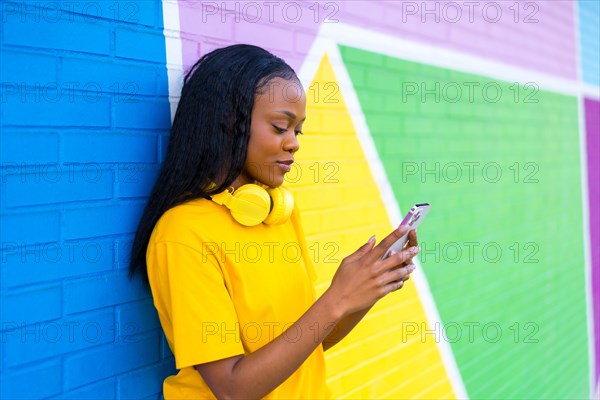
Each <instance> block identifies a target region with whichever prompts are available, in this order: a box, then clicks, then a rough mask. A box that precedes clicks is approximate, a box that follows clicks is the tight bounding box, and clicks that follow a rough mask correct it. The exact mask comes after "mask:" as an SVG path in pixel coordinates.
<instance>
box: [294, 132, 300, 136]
mask: <svg viewBox="0 0 600 400" xmlns="http://www.w3.org/2000/svg"><path fill="white" fill-rule="evenodd" d="M294 133H295V134H296V136H298V135H302V132H301V131H295V132H294Z"/></svg>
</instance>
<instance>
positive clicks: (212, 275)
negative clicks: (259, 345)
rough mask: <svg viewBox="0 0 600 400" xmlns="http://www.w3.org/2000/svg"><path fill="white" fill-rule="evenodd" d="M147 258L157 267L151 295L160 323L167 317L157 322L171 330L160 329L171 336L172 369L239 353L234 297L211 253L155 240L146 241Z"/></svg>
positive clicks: (240, 344)
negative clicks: (147, 246)
mask: <svg viewBox="0 0 600 400" xmlns="http://www.w3.org/2000/svg"><path fill="white" fill-rule="evenodd" d="M147 258H148V262H149V266H150V264H152V265H153V266H154V267H155V268H158V271H157V272H158V273H157V274H156V275H155V279H157V282H153V284H152V288H153V289H154V288H156V289H155V290H153V297H154V299H155V305H156V306H157V310H158V312H159V317H160V318H161V323H162V322H163V321H162V320H163V319H168V321H169V323H166V324H165V323H162V326H163V327H169V328H170V329H172V332H165V333H166V336H167V337H168V338H169V337H170V338H172V340H171V343H170V346H171V349H172V350H173V354H174V356H175V365H176V368H177V369H182V368H185V367H188V366H193V365H197V364H202V363H205V362H210V361H215V360H220V359H223V358H227V357H232V356H235V355H239V354H244V348H243V345H242V342H241V340H240V337H239V335H236V334H234V333H233V332H237V331H238V329H236V328H237V327H239V323H238V318H237V315H236V312H235V308H234V305H233V301H232V299H231V297H230V295H229V292H228V290H227V287H226V285H225V281H224V279H223V272H222V271H221V268H220V266H219V264H218V262H217V260H215V259H214V257H213V256H212V255H211V254H210V253H202V252H200V251H198V250H196V249H194V248H191V247H189V246H187V245H185V244H182V243H177V242H157V243H152V244H150V246H149V249H148V257H147ZM162 296H164V297H162ZM165 322H166V321H165ZM223 336H226V337H223ZM236 336H237V337H236Z"/></svg>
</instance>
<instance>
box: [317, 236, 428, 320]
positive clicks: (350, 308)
mask: <svg viewBox="0 0 600 400" xmlns="http://www.w3.org/2000/svg"><path fill="white" fill-rule="evenodd" d="M409 229H410V228H409V227H407V226H400V227H398V228H397V229H396V230H394V231H393V232H392V233H391V234H389V235H388V236H387V237H386V238H385V239H383V240H382V241H381V242H380V243H379V244H378V245H377V246H375V247H373V246H374V244H375V237H372V238H371V239H369V241H368V242H367V243H366V244H364V245H363V246H362V247H361V248H359V249H358V250H357V251H355V252H354V253H352V254H351V255H349V256H348V257H346V258H344V259H343V260H342V263H341V265H340V267H339V268H338V270H337V272H336V273H335V276H334V277H333V280H332V282H331V286H330V287H329V289H327V291H326V292H325V293H324V294H323V296H324V297H325V296H326V297H327V298H328V300H329V301H330V302H331V303H332V304H334V306H335V307H336V308H337V311H338V313H339V315H340V317H342V318H343V317H344V316H347V315H349V314H352V313H355V312H358V311H361V310H365V309H368V308H370V307H371V306H373V304H375V303H376V302H377V301H378V300H379V299H381V298H382V297H384V296H385V295H387V294H389V293H391V292H393V291H396V290H398V289H400V288H401V287H402V286H403V285H404V281H406V280H407V279H408V278H409V276H410V273H411V272H412V271H413V270H414V269H415V265H414V264H413V263H412V258H413V257H414V256H415V255H417V254H418V253H419V248H418V247H417V244H418V242H417V235H416V232H415V231H414V230H413V231H410V233H409V235H408V239H409V240H408V243H407V245H406V246H405V248H404V250H402V251H401V252H395V251H392V252H390V254H389V256H388V257H387V258H386V259H385V260H382V259H381V257H382V256H383V254H384V253H385V252H386V250H387V249H388V248H389V247H390V246H391V245H392V244H393V243H394V242H395V241H396V240H398V239H400V238H401V237H402V236H404V235H405V234H406V233H407V232H408V231H409Z"/></svg>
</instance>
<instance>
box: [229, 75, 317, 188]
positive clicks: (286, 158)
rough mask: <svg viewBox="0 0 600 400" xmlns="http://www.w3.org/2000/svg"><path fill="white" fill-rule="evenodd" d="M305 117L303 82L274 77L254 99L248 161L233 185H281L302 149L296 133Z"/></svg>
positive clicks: (235, 186)
mask: <svg viewBox="0 0 600 400" xmlns="http://www.w3.org/2000/svg"><path fill="white" fill-rule="evenodd" d="M305 119H306V96H305V93H304V90H303V88H302V85H301V84H300V83H299V82H298V81H295V80H292V81H289V80H286V79H282V78H274V79H272V80H271V81H270V82H269V84H268V85H267V86H266V87H265V88H264V90H263V94H261V95H257V96H256V99H255V101H254V108H253V109H252V122H251V124H250V140H249V143H248V153H247V154H246V162H245V163H244V169H243V170H242V173H241V174H240V176H239V177H238V178H237V179H236V180H235V181H234V184H233V187H234V188H236V189H237V188H238V187H239V186H241V185H245V184H247V183H254V181H258V182H260V183H263V184H265V185H267V186H269V187H278V186H280V185H281V184H282V183H283V179H284V175H285V174H286V173H287V172H289V170H290V165H291V163H293V162H294V153H296V151H298V149H299V148H300V145H299V144H298V140H297V137H296V136H297V135H298V134H299V133H300V132H301V131H302V123H303V122H304V120H305Z"/></svg>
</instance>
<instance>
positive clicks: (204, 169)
mask: <svg viewBox="0 0 600 400" xmlns="http://www.w3.org/2000/svg"><path fill="white" fill-rule="evenodd" d="M274 78H283V79H287V80H296V81H297V80H298V77H297V76H296V73H295V72H294V70H293V69H292V68H291V67H290V66H289V65H288V64H287V63H286V62H285V61H283V60H282V59H281V58H279V57H276V56H275V55H273V54H271V53H269V52H268V51H266V50H264V49H262V48H260V47H257V46H252V45H247V44H237V45H233V46H228V47H224V48H221V49H217V50H214V51H212V52H210V53H207V54H205V55H204V56H202V57H201V58H200V59H199V60H198V61H197V62H196V63H195V64H194V65H193V66H192V67H191V68H190V69H189V71H188V72H187V73H186V74H185V77H184V81H183V82H184V83H183V88H182V90H181V98H180V100H179V104H178V106H177V111H176V112H175V118H174V119H173V126H172V127H171V135H170V138H169V147H168V150H167V155H166V158H165V160H164V162H163V165H162V168H161V171H160V174H159V176H158V179H157V181H156V183H155V185H154V189H153V190H152V194H151V195H150V198H149V199H148V203H147V205H146V208H145V210H144V213H143V215H142V218H141V220H140V223H139V225H138V229H137V232H136V235H135V239H134V241H133V246H132V249H131V260H130V264H129V275H130V277H132V276H133V275H134V274H136V273H140V274H141V275H142V278H143V280H144V282H146V283H147V282H148V271H147V265H146V250H147V247H148V241H149V240H150V235H151V234H152V230H153V229H154V226H155V225H156V222H157V221H158V220H159V218H160V217H161V216H162V215H163V213H164V212H165V211H167V210H169V209H170V208H172V207H174V206H176V205H178V204H181V203H184V202H186V201H189V200H192V199H197V198H200V197H208V196H210V195H213V194H216V193H220V192H222V191H223V190H225V189H226V188H228V187H229V186H231V184H232V183H233V181H234V180H235V179H236V178H237V177H238V176H239V175H240V173H241V172H242V169H243V166H244V162H245V161H246V153H247V149H248V140H249V138H250V122H251V120H250V117H251V114H252V108H253V106H254V99H255V95H256V94H261V93H262V92H263V91H264V88H265V87H266V86H267V85H268V83H269V82H270V81H271V80H272V79H274ZM216 180H218V181H217V182H215V181H216ZM211 182H215V183H216V184H217V186H216V187H213V188H209V185H210V183H211Z"/></svg>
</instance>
